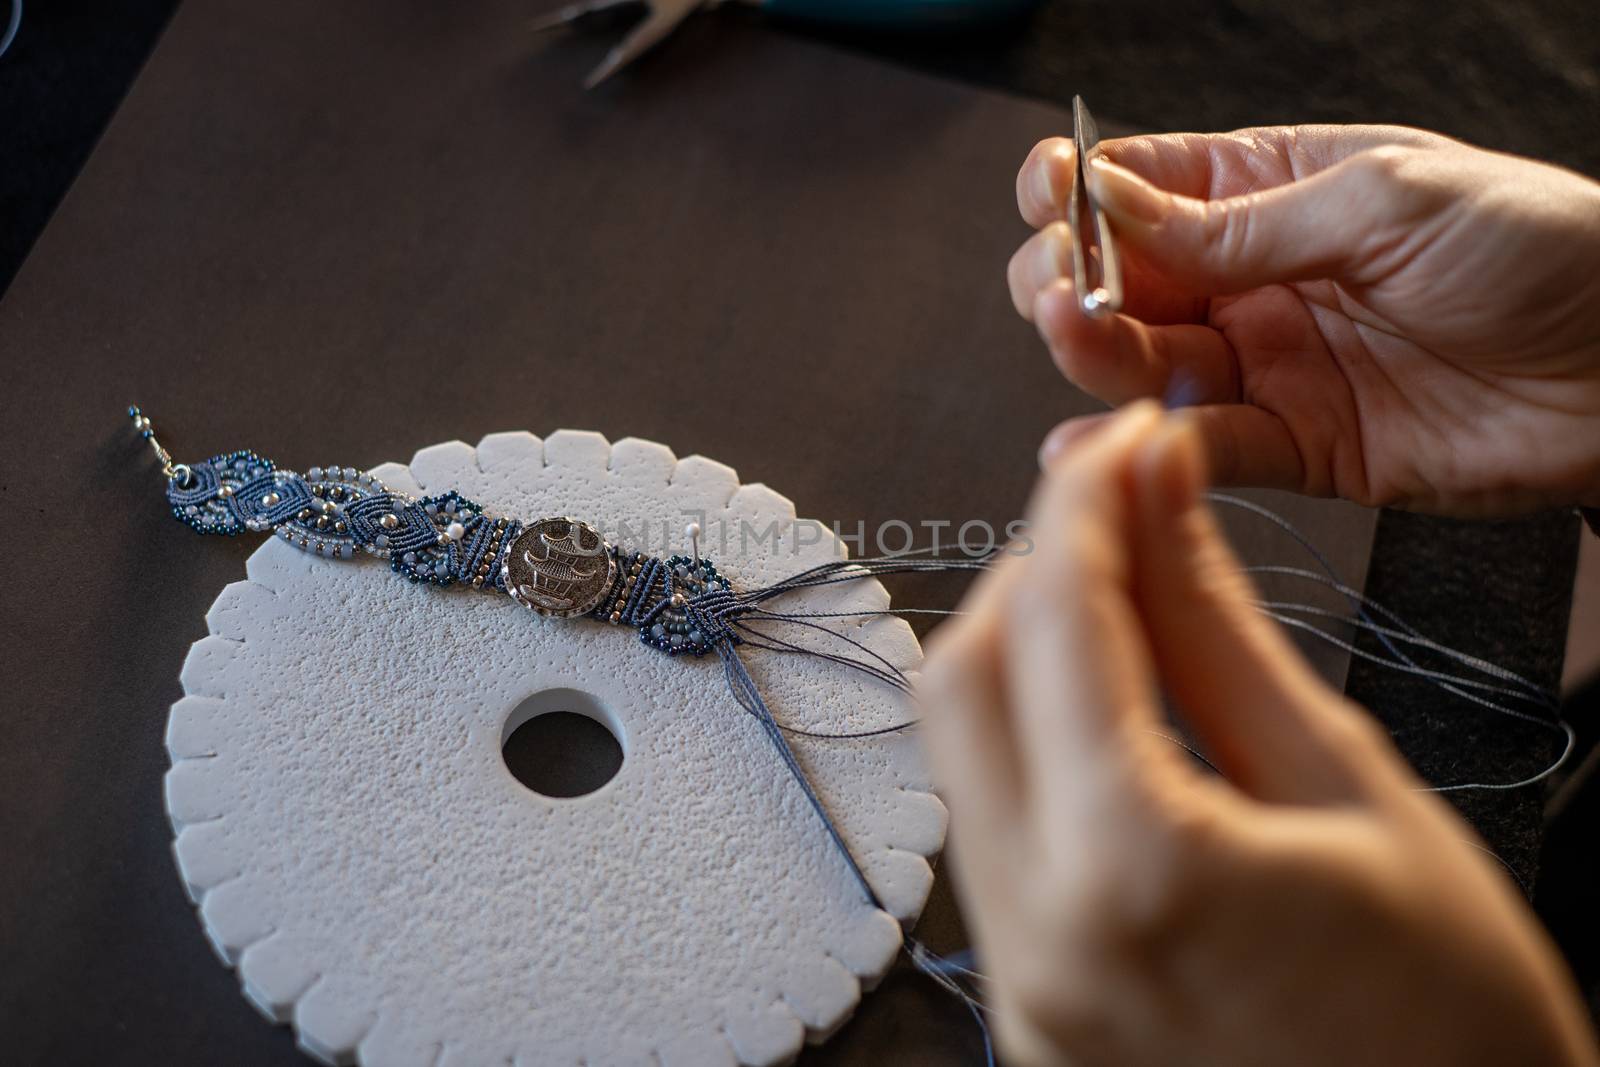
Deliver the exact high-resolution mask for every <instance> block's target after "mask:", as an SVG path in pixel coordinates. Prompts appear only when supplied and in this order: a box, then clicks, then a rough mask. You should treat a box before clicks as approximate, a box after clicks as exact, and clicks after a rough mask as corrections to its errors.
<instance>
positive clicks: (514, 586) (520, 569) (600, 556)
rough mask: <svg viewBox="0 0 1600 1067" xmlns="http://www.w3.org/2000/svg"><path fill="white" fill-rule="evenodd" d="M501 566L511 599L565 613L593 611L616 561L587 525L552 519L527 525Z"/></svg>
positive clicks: (545, 611) (539, 609) (547, 612)
mask: <svg viewBox="0 0 1600 1067" xmlns="http://www.w3.org/2000/svg"><path fill="white" fill-rule="evenodd" d="M501 571H502V573H503V575H504V577H505V586H506V590H507V591H508V592H509V593H510V594H511V596H512V598H513V599H515V600H516V601H517V603H519V604H521V605H523V606H524V607H527V608H532V609H533V610H534V611H537V612H538V613H539V614H540V615H553V616H556V617H558V618H569V617H571V616H573V615H583V614H585V613H586V612H589V611H593V610H594V607H595V605H597V604H599V603H600V601H601V599H602V598H603V597H604V596H605V595H606V592H607V591H608V590H609V589H610V588H611V583H612V582H613V581H614V580H615V578H616V572H617V563H616V560H614V559H612V558H611V553H609V552H607V551H606V543H605V540H604V539H603V538H601V536H600V533H599V531H597V530H596V529H595V528H594V527H593V526H590V525H589V524H588V523H586V522H579V521H578V520H577V519H566V518H553V519H539V520H538V521H536V522H531V523H529V524H528V525H527V527H526V528H525V529H524V530H523V531H522V533H521V534H520V535H518V537H517V539H516V540H515V541H514V542H512V545H511V551H510V552H508V553H507V554H506V561H505V563H504V565H503V566H502V568H501Z"/></svg>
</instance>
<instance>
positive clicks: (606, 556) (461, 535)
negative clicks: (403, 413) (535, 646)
mask: <svg viewBox="0 0 1600 1067" xmlns="http://www.w3.org/2000/svg"><path fill="white" fill-rule="evenodd" d="M128 414H129V416H130V417H131V418H133V420H134V423H135V426H136V427H137V428H138V430H139V433H140V434H141V435H142V436H143V437H144V438H145V439H146V440H149V441H151V442H152V444H153V446H154V447H155V448H156V449H157V454H158V455H159V456H161V457H162V459H163V468H164V471H165V473H166V475H167V501H168V503H170V504H171V505H172V514H173V515H175V516H176V517H177V518H179V519H181V520H182V521H183V522H185V523H187V524H188V525H189V526H190V527H192V528H193V529H195V530H197V531H199V532H200V533H203V534H225V535H229V536H234V535H237V534H239V533H241V532H245V531H252V532H260V533H266V532H268V531H270V532H272V533H273V534H274V535H276V536H278V537H281V538H282V539H283V540H284V541H286V542H288V543H289V544H291V545H293V546H295V547H296V548H299V549H301V550H302V551H305V552H310V553H312V554H314V555H318V556H325V557H327V558H329V559H354V558H355V557H356V556H357V555H360V554H364V555H369V556H377V557H379V558H382V559H387V560H388V561H389V567H390V568H391V569H392V570H393V571H394V572H395V573H396V574H399V575H403V576H404V577H405V578H407V579H409V580H410V581H413V582H424V583H427V584H429V585H436V586H450V585H458V584H459V585H465V586H469V587H471V588H473V589H487V590H490V591H494V592H503V593H508V594H510V596H511V598H512V599H513V600H515V601H517V603H519V604H521V605H523V606H524V607H526V608H529V609H531V610H533V611H535V612H538V613H539V614H540V615H549V616H556V617H560V618H570V617H573V616H579V615H588V616H591V617H593V618H596V619H600V620H602V621H605V622H609V623H611V624H612V625H614V626H631V627H633V628H634V629H636V630H637V631H638V633H639V639H640V640H641V641H643V642H644V643H645V644H647V645H650V646H651V647H653V648H657V649H660V650H661V651H663V652H666V653H667V654H669V655H674V656H676V655H680V654H683V653H690V654H692V655H695V656H703V655H705V654H706V653H707V652H709V651H711V650H712V649H713V648H714V647H715V646H716V645H717V643H718V642H719V641H727V642H729V643H731V644H741V643H742V640H741V638H740V636H739V634H738V633H737V632H736V631H735V630H734V629H733V627H732V626H730V625H729V618H730V616H735V615H737V614H740V613H743V612H747V611H749V610H751V609H750V608H748V607H747V606H745V605H743V604H741V603H740V602H739V600H738V598H737V597H735V595H734V593H733V590H732V587H731V586H730V585H729V584H728V582H727V580H726V579H724V578H723V577H722V576H721V575H719V574H718V573H717V569H716V567H715V566H714V565H713V564H712V563H711V562H710V561H709V560H704V559H697V558H690V557H688V556H673V557H671V558H669V559H665V560H663V559H659V558H656V557H654V556H650V555H648V554H646V553H643V552H626V551H624V550H622V549H620V548H618V547H616V546H614V545H610V544H607V543H606V542H605V539H604V538H602V537H601V536H600V534H599V532H598V531H597V530H595V528H594V527H593V526H591V525H589V524H588V523H586V522H583V521H581V520H578V519H573V518H567V517H564V516H562V517H550V518H541V519H536V520H533V521H532V522H522V521H520V520H518V519H514V518H510V517H507V516H495V515H490V514H489V513H488V512H486V511H485V510H484V509H483V508H482V507H481V506H480V505H478V504H476V503H474V502H473V501H471V500H468V499H467V498H466V497H464V496H462V495H461V494H459V493H456V492H454V491H451V492H448V493H442V494H438V495H434V496H425V497H421V498H420V499H413V498H412V497H410V496H407V495H406V494H404V493H399V492H395V491H394V490H392V489H389V488H388V487H387V486H385V485H384V484H383V483H382V482H381V481H379V480H378V479H377V478H376V477H374V476H373V475H372V474H371V473H370V472H367V471H363V470H359V469H357V468H355V467H312V468H311V469H310V470H308V471H306V472H305V473H304V474H299V473H296V472H295V471H290V470H284V469H282V468H280V467H278V466H277V465H276V464H275V463H273V461H272V460H270V459H267V458H266V457H264V456H261V455H259V454H257V453H255V452H251V451H239V452H228V453H225V454H223V455H220V456H213V457H211V458H210V459H208V460H204V461H202V462H198V463H172V462H171V457H170V456H168V455H167V454H166V452H165V450H164V449H162V448H161V446H160V444H159V443H156V439H155V435H154V430H153V429H152V427H151V425H150V420H149V419H148V418H146V417H145V416H144V415H143V414H142V413H141V412H140V411H139V409H138V408H137V407H130V408H129V409H128Z"/></svg>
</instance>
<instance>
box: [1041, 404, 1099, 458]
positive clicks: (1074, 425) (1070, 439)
mask: <svg viewBox="0 0 1600 1067" xmlns="http://www.w3.org/2000/svg"><path fill="white" fill-rule="evenodd" d="M1114 417H1115V412H1109V411H1108V412H1106V413H1105V414H1102V415H1079V416H1078V417H1077V418H1075V419H1068V420H1067V421H1066V422H1063V423H1061V424H1060V425H1058V426H1057V427H1056V428H1055V429H1053V430H1051V431H1050V432H1049V433H1047V434H1045V435H1044V440H1043V441H1041V442H1039V469H1040V470H1049V469H1050V467H1051V466H1052V465H1053V464H1054V463H1055V461H1056V460H1058V459H1060V458H1061V457H1062V456H1064V455H1066V454H1067V453H1068V452H1070V451H1072V449H1073V447H1074V446H1076V445H1077V444H1078V443H1079V442H1080V441H1083V440H1085V439H1086V438H1088V437H1091V436H1093V435H1094V434H1095V433H1096V432H1097V431H1099V430H1100V428H1101V427H1103V426H1105V425H1106V423H1108V422H1110V421H1111V420H1112V419H1113V418H1114Z"/></svg>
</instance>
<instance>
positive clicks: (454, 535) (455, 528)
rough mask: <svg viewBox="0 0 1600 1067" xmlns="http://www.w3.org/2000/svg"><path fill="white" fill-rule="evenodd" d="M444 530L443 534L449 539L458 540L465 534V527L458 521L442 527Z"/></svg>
mask: <svg viewBox="0 0 1600 1067" xmlns="http://www.w3.org/2000/svg"><path fill="white" fill-rule="evenodd" d="M444 532H445V536H447V537H449V538H450V540H452V541H459V540H461V539H462V538H463V537H465V536H466V535H467V528H466V527H465V526H463V525H461V524H460V523H459V522H452V523H451V524H450V525H449V526H446V527H445V528H444Z"/></svg>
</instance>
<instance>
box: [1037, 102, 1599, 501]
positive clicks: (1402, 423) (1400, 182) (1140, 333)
mask: <svg viewBox="0 0 1600 1067" xmlns="http://www.w3.org/2000/svg"><path fill="white" fill-rule="evenodd" d="M1101 149H1102V151H1101V152H1098V153H1096V158H1095V159H1094V160H1092V162H1091V166H1090V168H1089V180H1090V185H1091V188H1092V190H1093V192H1094V193H1095V196H1096V197H1097V199H1098V200H1099V201H1100V202H1101V204H1102V206H1103V207H1104V208H1105V209H1106V212H1107V214H1108V215H1109V216H1110V218H1111V224H1112V229H1113V231H1114V233H1115V235H1116V237H1117V239H1118V240H1119V249H1120V250H1121V252H1122V254H1123V259H1124V264H1125V267H1124V270H1125V272H1126V278H1127V301H1126V306H1125V308H1124V313H1123V314H1120V315H1117V316H1114V317H1111V318H1107V319H1103V320H1102V319H1090V318H1088V317H1086V316H1085V315H1084V314H1083V313H1082V311H1081V310H1080V307H1079V303H1078V299H1077V295H1076V294H1075V293H1074V292H1073V286H1072V281H1071V277H1070V275H1071V270H1070V263H1071V253H1070V230H1069V229H1068V225H1067V223H1066V221H1064V220H1065V219H1066V217H1067V212H1066V196H1067V193H1068V190H1069V189H1070V188H1071V178H1072V172H1073V168H1074V166H1075V159H1074V156H1073V150H1072V144H1071V142H1070V141H1065V140H1061V139H1054V140H1048V141H1044V142H1041V143H1040V144H1039V145H1038V146H1037V147H1036V148H1035V149H1034V151H1033V153H1032V154H1031V155H1030V156H1029V158H1028V161H1027V162H1026V164H1024V166H1023V168H1022V171H1021V173H1020V174H1019V175H1018V179H1017V199H1018V203H1019V205H1020V207H1021V209H1022V214H1023V216H1024V218H1026V219H1027V220H1028V221H1029V223H1031V224H1032V225H1034V226H1036V227H1039V228H1040V231H1039V233H1037V234H1036V235H1035V236H1034V237H1033V238H1032V239H1030V240H1029V241H1028V242H1027V243H1026V244H1025V245H1023V247H1022V248H1021V249H1020V250H1019V251H1018V252H1017V254H1016V256H1015V257H1014V258H1013V260H1012V262H1011V268H1010V272H1009V273H1010V282H1011V292H1012V297H1013V299H1014V300H1015V302H1016V305H1017V308H1018V310H1019V311H1020V312H1021V313H1022V314H1023V315H1024V316H1025V317H1027V318H1030V319H1032V320H1033V321H1034V322H1035V323H1036V324H1037V326H1038V328H1039V331H1040V333H1041V334H1042V336H1043V337H1044V340H1045V342H1046V343H1047V344H1048V345H1049V348H1050V351H1051V354H1052V355H1053V356H1054V358H1055V360H1056V362H1057V363H1058V365H1059V366H1060V367H1061V369H1062V371H1063V372H1064V373H1065V374H1066V375H1067V377H1068V378H1070V379H1071V380H1072V381H1073V382H1074V383H1075V384H1077V385H1078V386H1079V387H1080V388H1082V389H1084V390H1085V391H1086V392H1088V393H1090V394H1092V395H1094V396H1096V397H1098V398H1099V399H1101V400H1104V401H1106V402H1108V403H1111V404H1122V403H1124V402H1126V401H1129V400H1133V399H1135V398H1138V397H1146V396H1153V397H1161V398H1164V399H1166V400H1167V401H1168V402H1169V403H1175V404H1182V405H1184V406H1187V407H1192V408H1193V409H1194V411H1193V412H1192V414H1193V415H1194V416H1195V418H1196V421H1197V423H1198V425H1199V428H1200V432H1201V435H1202V438H1203V440H1204V442H1205V446H1206V451H1207V453H1208V460H1209V464H1210V468H1211V470H1212V472H1213V474H1214V476H1215V478H1216V480H1217V481H1219V482H1222V483H1225V484H1233V485H1258V486H1270V487H1276V488H1283V489H1291V490H1295V491H1299V492H1304V493H1311V494H1316V495H1337V496H1343V497H1347V498H1349V499H1351V500H1355V501H1358V502H1360V503H1365V504H1385V505H1393V506H1399V507H1404V508H1410V509H1414V510H1423V511H1434V512H1444V513H1454V514H1475V515H1487V514H1509V513H1515V512H1519V511H1528V510H1532V509H1535V508H1538V507H1542V506H1548V505H1570V504H1582V505H1588V506H1595V505H1600V184H1596V183H1595V182H1592V181H1589V180H1587V179H1585V178H1583V177H1581V176H1579V175H1577V174H1574V173H1572V172H1569V171H1565V170H1561V169H1559V168H1556V167H1552V166H1547V165H1544V164H1540V163H1535V162H1531V161H1529V160H1525V159H1519V158H1516V157H1513V156H1507V155H1501V154H1498V153H1493V152H1488V151H1484V150H1482V149H1477V148H1473V147H1470V146H1468V145H1464V144H1461V143H1459V142H1457V141H1452V140H1449V139H1447V138H1444V137H1440V136H1437V135H1434V134H1429V133H1424V132H1421V131H1418V130H1411V129H1405V128H1401V127H1386V126H1299V127H1278V128H1268V129H1256V130H1245V131H1241V132H1238V133H1231V134H1217V135H1201V134H1173V135H1165V136H1150V137H1129V138H1123V139H1120V140H1109V141H1104V142H1102V143H1101ZM1098 417H1099V416H1090V419H1094V418H1098ZM1083 424H1084V420H1081V419H1079V420H1072V421H1071V422H1068V423H1065V424H1063V425H1062V426H1061V427H1058V428H1057V430H1056V431H1055V432H1053V433H1052V435H1051V437H1050V438H1048V439H1047V440H1046V442H1045V448H1044V453H1045V455H1046V456H1047V457H1048V456H1051V455H1054V454H1056V453H1057V452H1059V451H1060V450H1061V449H1062V448H1063V447H1064V445H1065V443H1066V442H1067V441H1068V440H1070V439H1071V438H1072V437H1073V436H1075V435H1076V434H1077V433H1078V432H1079V431H1080V430H1081V427H1082V425H1083Z"/></svg>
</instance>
